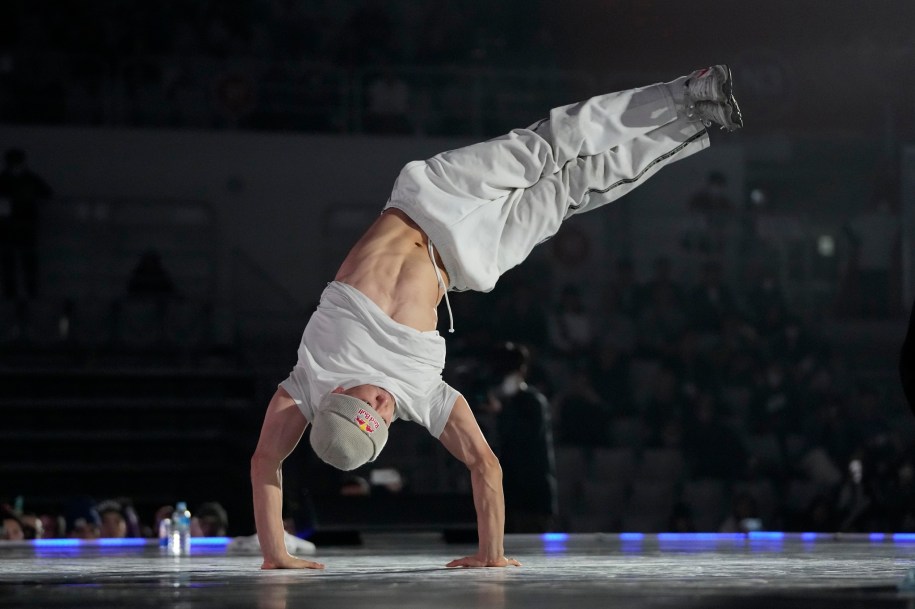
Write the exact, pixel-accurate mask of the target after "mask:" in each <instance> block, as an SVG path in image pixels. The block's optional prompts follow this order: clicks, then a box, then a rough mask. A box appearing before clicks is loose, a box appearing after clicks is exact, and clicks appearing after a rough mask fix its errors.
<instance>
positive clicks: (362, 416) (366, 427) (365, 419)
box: [353, 408, 381, 433]
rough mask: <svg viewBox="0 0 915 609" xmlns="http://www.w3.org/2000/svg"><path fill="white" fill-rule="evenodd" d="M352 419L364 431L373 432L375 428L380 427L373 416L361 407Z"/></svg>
mask: <svg viewBox="0 0 915 609" xmlns="http://www.w3.org/2000/svg"><path fill="white" fill-rule="evenodd" d="M353 420H355V421H356V425H358V426H359V429H361V430H362V431H364V432H365V433H374V432H375V430H376V429H378V428H379V427H381V425H380V424H379V423H378V421H377V420H376V419H375V417H373V416H372V415H370V414H369V413H368V412H366V411H365V410H363V409H361V408H360V409H359V412H358V413H357V414H356V416H355V417H353Z"/></svg>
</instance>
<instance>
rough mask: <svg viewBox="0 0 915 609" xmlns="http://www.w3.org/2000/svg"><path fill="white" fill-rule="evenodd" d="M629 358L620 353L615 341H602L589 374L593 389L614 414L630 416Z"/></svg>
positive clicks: (592, 359) (630, 385)
mask: <svg viewBox="0 0 915 609" xmlns="http://www.w3.org/2000/svg"><path fill="white" fill-rule="evenodd" d="M630 363H631V361H630V357H629V355H628V354H626V353H624V352H622V351H621V350H620V348H619V346H618V345H617V344H616V342H615V341H613V340H609V339H604V341H603V342H602V343H601V345H600V346H599V347H598V349H597V353H596V357H592V358H591V363H590V366H589V374H590V376H591V378H592V379H593V382H594V389H595V391H597V393H598V394H599V395H602V396H606V397H605V399H606V400H608V401H609V402H610V405H611V407H612V409H613V412H614V413H615V414H632V413H633V410H634V408H633V399H632V382H631V366H630Z"/></svg>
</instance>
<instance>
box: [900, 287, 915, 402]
mask: <svg viewBox="0 0 915 609" xmlns="http://www.w3.org/2000/svg"><path fill="white" fill-rule="evenodd" d="M899 377H900V378H901V379H902V389H903V391H904V392H905V397H906V399H907V400H908V402H909V408H911V409H912V412H913V413H915V303H913V304H912V310H911V312H910V313H909V330H908V332H907V333H906V336H905V340H904V341H903V343H902V350H901V352H900V353H899Z"/></svg>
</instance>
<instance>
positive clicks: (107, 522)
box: [99, 512, 127, 537]
mask: <svg viewBox="0 0 915 609" xmlns="http://www.w3.org/2000/svg"><path fill="white" fill-rule="evenodd" d="M99 535H100V536H101V537H127V522H125V521H124V517H123V516H121V515H120V514H118V513H117V512H104V513H102V525H101V527H99Z"/></svg>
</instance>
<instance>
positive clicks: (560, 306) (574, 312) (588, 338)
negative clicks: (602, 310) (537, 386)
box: [549, 285, 594, 361]
mask: <svg viewBox="0 0 915 609" xmlns="http://www.w3.org/2000/svg"><path fill="white" fill-rule="evenodd" d="M549 334H550V346H551V347H552V348H553V350H554V351H555V352H556V353H558V354H559V355H560V356H562V357H564V358H569V359H571V360H573V361H576V360H578V359H580V358H583V357H584V356H585V355H587V354H588V351H589V350H590V348H591V346H592V345H593V343H594V324H593V322H592V321H591V315H590V314H589V313H588V311H587V310H586V309H585V306H584V303H583V302H582V299H581V291H580V290H579V289H578V288H577V287H575V286H573V285H566V286H564V287H563V288H562V293H561V294H560V296H559V302H558V303H557V305H556V308H555V309H554V310H553V311H552V313H551V314H550V317H549Z"/></svg>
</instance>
